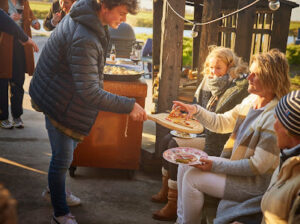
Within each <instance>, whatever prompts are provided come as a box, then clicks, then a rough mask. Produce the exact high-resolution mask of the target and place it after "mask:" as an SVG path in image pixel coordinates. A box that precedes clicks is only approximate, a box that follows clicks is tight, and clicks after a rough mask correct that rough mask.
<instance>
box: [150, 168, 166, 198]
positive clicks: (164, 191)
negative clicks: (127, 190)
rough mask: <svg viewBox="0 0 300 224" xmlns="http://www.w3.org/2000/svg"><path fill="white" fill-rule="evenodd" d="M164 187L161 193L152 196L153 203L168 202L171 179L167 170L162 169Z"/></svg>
mask: <svg viewBox="0 0 300 224" xmlns="http://www.w3.org/2000/svg"><path fill="white" fill-rule="evenodd" d="M161 172H162V186H161V189H160V191H159V192H158V193H157V194H155V195H152V197H151V201H153V202H158V203H165V202H167V201H168V179H169V174H168V171H167V170H166V169H164V168H163V167H162V170H161Z"/></svg>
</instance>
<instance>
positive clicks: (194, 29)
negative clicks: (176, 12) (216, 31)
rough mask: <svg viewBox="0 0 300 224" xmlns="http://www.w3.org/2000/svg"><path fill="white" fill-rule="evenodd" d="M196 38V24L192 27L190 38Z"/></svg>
mask: <svg viewBox="0 0 300 224" xmlns="http://www.w3.org/2000/svg"><path fill="white" fill-rule="evenodd" d="M197 36H198V31H196V24H194V25H193V29H192V37H193V38H196V37H197Z"/></svg>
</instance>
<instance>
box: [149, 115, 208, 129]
mask: <svg viewBox="0 0 300 224" xmlns="http://www.w3.org/2000/svg"><path fill="white" fill-rule="evenodd" d="M186 116H187V114H186V113H183V112H181V111H179V110H172V111H171V112H170V113H159V114H149V115H147V117H148V119H150V120H153V121H155V122H156V123H158V124H160V125H161V126H164V127H166V128H169V129H173V130H176V131H179V132H184V133H191V134H198V133H202V132H203V125H202V124H201V123H200V122H199V121H197V120H196V119H194V118H189V119H187V117H186Z"/></svg>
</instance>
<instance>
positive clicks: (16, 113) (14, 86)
mask: <svg viewBox="0 0 300 224" xmlns="http://www.w3.org/2000/svg"><path fill="white" fill-rule="evenodd" d="M24 80H25V53H24V47H23V46H22V45H21V44H20V42H19V41H18V40H16V39H14V43H13V69H12V78H11V79H0V120H6V119H8V117H9V115H8V86H10V91H11V94H10V103H11V113H12V116H13V117H14V118H18V117H20V116H21V115H22V114H23V106H22V104H23V96H24V89H23V85H24Z"/></svg>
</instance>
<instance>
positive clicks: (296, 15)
mask: <svg viewBox="0 0 300 224" xmlns="http://www.w3.org/2000/svg"><path fill="white" fill-rule="evenodd" d="M292 1H293V2H296V3H297V4H299V5H300V0H292ZM140 6H141V8H145V9H152V7H153V0H140ZM291 20H292V21H300V7H298V8H294V9H293V10H292V17H291Z"/></svg>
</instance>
